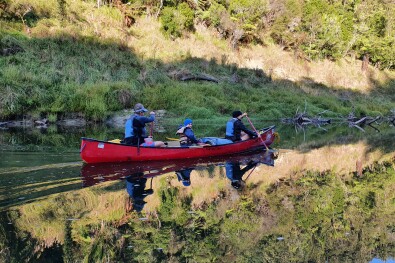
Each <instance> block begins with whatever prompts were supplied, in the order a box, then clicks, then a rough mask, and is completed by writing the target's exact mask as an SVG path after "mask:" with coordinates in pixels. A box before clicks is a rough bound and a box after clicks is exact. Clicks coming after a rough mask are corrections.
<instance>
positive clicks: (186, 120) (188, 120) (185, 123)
mask: <svg viewBox="0 0 395 263" xmlns="http://www.w3.org/2000/svg"><path fill="white" fill-rule="evenodd" d="M191 123H192V120H191V119H185V121H184V126H187V125H188V124H191Z"/></svg>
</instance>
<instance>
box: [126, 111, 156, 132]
mask: <svg viewBox="0 0 395 263" xmlns="http://www.w3.org/2000/svg"><path fill="white" fill-rule="evenodd" d="M154 120H155V115H154V114H151V115H150V116H149V117H145V116H140V115H137V114H134V115H132V116H130V118H129V119H128V120H127V121H126V123H125V138H129V137H138V136H140V137H141V138H144V137H147V130H146V128H145V124H146V123H150V122H153V121H154Z"/></svg>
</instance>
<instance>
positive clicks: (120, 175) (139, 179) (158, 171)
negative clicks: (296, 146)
mask: <svg viewBox="0 0 395 263" xmlns="http://www.w3.org/2000/svg"><path fill="white" fill-rule="evenodd" d="M276 158H277V152H276V151H274V150H269V151H259V152H254V153H250V154H244V155H240V156H228V157H222V158H210V159H194V160H188V159H186V160H172V161H151V162H140V163H138V162H135V163H103V164H85V165H84V166H83V167H82V169H81V176H82V181H83V187H89V186H93V185H96V184H99V183H101V182H105V181H113V180H123V179H126V190H127V192H128V194H129V196H130V198H131V201H132V202H133V208H134V209H135V210H136V211H137V212H139V211H141V210H142V209H143V208H144V205H145V204H146V201H145V200H144V198H145V197H147V196H148V195H151V194H153V192H154V191H153V189H152V179H151V186H150V188H149V189H146V188H147V181H148V179H149V178H153V177H155V176H159V175H162V174H167V173H171V172H175V174H176V175H177V179H178V181H179V182H180V183H181V184H182V185H183V186H190V185H191V172H192V171H193V170H194V169H201V168H204V167H206V168H207V167H208V166H212V165H219V166H225V168H226V176H227V178H229V180H230V181H231V185H232V186H233V187H234V188H236V189H241V188H242V186H243V183H244V181H245V180H246V179H247V178H248V176H249V175H250V174H251V173H252V171H253V170H254V169H255V167H256V166H257V165H259V164H265V165H269V166H273V165H274V160H275V159H276ZM242 167H243V168H242ZM247 171H249V174H248V176H247V177H246V178H245V179H244V180H243V176H244V175H245V174H246V173H247Z"/></svg>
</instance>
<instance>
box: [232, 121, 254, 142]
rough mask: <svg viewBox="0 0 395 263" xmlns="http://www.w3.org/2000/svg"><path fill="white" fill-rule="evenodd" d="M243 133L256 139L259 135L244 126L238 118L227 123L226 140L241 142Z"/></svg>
mask: <svg viewBox="0 0 395 263" xmlns="http://www.w3.org/2000/svg"><path fill="white" fill-rule="evenodd" d="M241 131H243V132H245V133H247V134H248V135H249V136H250V137H256V136H257V134H256V133H255V132H253V131H251V130H249V129H247V128H246V126H244V124H243V122H242V121H241V120H239V119H237V118H232V119H230V120H229V121H228V122H227V123H226V134H225V138H226V139H229V140H232V141H234V142H236V141H240V140H241Z"/></svg>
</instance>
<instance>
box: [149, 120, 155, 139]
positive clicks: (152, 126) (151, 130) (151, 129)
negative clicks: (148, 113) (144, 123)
mask: <svg viewBox="0 0 395 263" xmlns="http://www.w3.org/2000/svg"><path fill="white" fill-rule="evenodd" d="M153 131H154V122H151V128H150V131H149V136H150V137H151V138H153V137H152V134H153Z"/></svg>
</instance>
